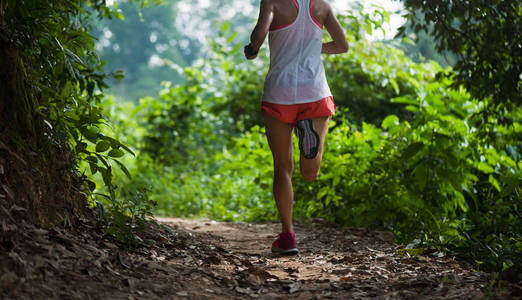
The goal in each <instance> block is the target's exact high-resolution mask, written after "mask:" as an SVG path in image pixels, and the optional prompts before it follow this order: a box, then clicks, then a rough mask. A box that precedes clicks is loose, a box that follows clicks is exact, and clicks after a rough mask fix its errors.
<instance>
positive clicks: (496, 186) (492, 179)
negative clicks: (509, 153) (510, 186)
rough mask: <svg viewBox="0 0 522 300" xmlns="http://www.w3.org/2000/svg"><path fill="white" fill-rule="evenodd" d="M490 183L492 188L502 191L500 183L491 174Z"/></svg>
mask: <svg viewBox="0 0 522 300" xmlns="http://www.w3.org/2000/svg"><path fill="white" fill-rule="evenodd" d="M488 181H489V183H491V185H492V186H494V187H495V189H496V190H497V191H499V192H500V191H501V188H500V184H499V183H498V181H497V180H496V179H495V177H493V174H489V179H488Z"/></svg>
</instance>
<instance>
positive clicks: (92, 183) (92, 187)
mask: <svg viewBox="0 0 522 300" xmlns="http://www.w3.org/2000/svg"><path fill="white" fill-rule="evenodd" d="M86 182H87V185H88V186H89V190H90V191H91V192H93V191H94V190H95V189H96V183H94V182H93V181H91V180H86Z"/></svg>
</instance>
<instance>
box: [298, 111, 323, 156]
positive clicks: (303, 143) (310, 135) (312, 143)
mask: <svg viewBox="0 0 522 300" xmlns="http://www.w3.org/2000/svg"><path fill="white" fill-rule="evenodd" d="M297 129H298V130H299V150H300V151H301V155H303V156H304V158H306V159H313V158H315V157H316V156H317V153H318V152H319V134H317V132H316V131H315V129H314V122H313V121H312V119H304V120H299V121H297Z"/></svg>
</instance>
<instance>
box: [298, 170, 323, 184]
mask: <svg viewBox="0 0 522 300" xmlns="http://www.w3.org/2000/svg"><path fill="white" fill-rule="evenodd" d="M301 175H303V178H304V179H305V180H306V181H308V182H312V181H315V180H316V179H317V177H319V170H318V169H317V170H312V169H310V170H303V169H301Z"/></svg>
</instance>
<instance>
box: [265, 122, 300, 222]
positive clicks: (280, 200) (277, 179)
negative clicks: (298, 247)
mask: <svg viewBox="0 0 522 300" xmlns="http://www.w3.org/2000/svg"><path fill="white" fill-rule="evenodd" d="M263 117H264V119H265V131H266V137H267V140H268V145H269V146H270V150H272V157H273V158H274V186H273V192H274V198H275V201H276V205H277V210H278V211H279V218H280V220H281V225H282V232H294V227H293V224H292V209H293V205H294V191H293V189H292V172H293V170H294V159H293V153H292V132H293V126H292V125H291V124H288V123H284V122H281V121H279V120H278V119H276V118H274V117H272V116H271V115H270V114H268V113H266V112H263Z"/></svg>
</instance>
